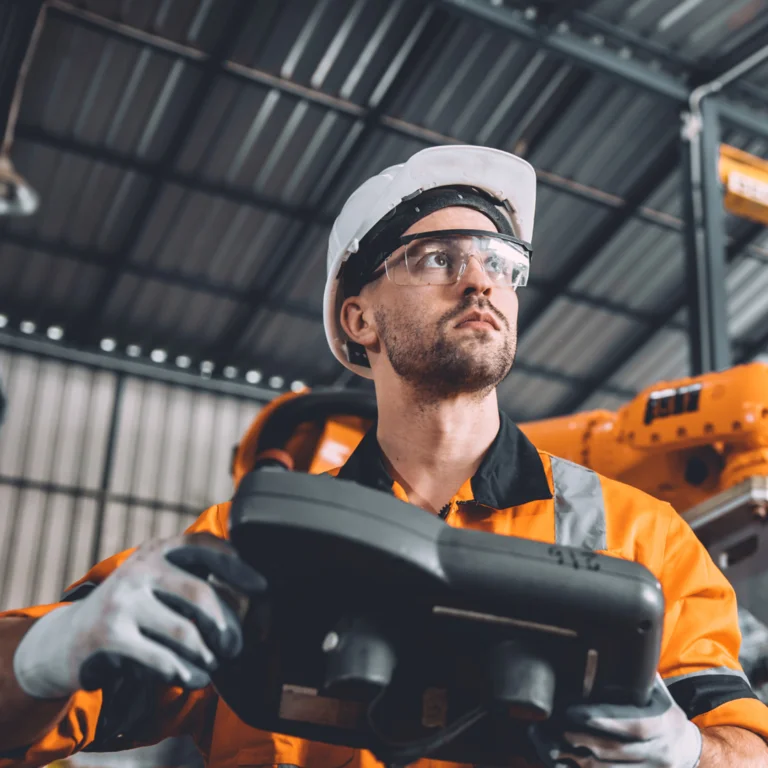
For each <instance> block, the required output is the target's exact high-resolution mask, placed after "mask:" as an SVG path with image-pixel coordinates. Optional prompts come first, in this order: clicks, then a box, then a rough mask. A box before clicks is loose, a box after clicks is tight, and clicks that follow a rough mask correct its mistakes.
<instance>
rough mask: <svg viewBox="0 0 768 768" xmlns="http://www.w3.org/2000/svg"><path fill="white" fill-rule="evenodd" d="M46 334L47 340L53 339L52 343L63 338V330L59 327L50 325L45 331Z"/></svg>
mask: <svg viewBox="0 0 768 768" xmlns="http://www.w3.org/2000/svg"><path fill="white" fill-rule="evenodd" d="M46 334H47V335H48V338H49V339H53V340H54V341H58V340H59V339H61V338H62V337H63V336H64V329H63V328H62V327H61V326H59V325H52V326H51V327H50V328H49V329H48V330H47V331H46Z"/></svg>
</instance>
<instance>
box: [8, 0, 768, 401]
mask: <svg viewBox="0 0 768 768" xmlns="http://www.w3.org/2000/svg"><path fill="white" fill-rule="evenodd" d="M581 8H582V9H583V10H575V9H564V13H565V14H566V17H568V20H569V23H570V24H571V27H572V30H574V31H575V32H576V33H577V34H579V35H582V36H586V37H589V38H590V39H591V40H592V42H593V44H594V45H596V46H605V47H606V48H610V49H611V50H613V51H614V52H616V51H617V50H618V48H619V47H620V46H625V48H624V50H623V51H622V55H624V56H627V57H630V58H634V59H637V60H640V61H644V62H646V63H648V62H651V61H652V60H653V59H656V60H657V63H656V65H655V66H657V67H658V68H659V69H661V70H663V71H669V72H674V73H676V74H678V75H679V76H680V77H681V78H682V77H684V76H685V74H686V72H685V70H689V71H690V72H694V71H695V72H694V74H695V75H696V77H700V76H701V73H702V72H703V71H704V70H705V69H706V68H707V67H711V66H713V64H712V62H713V61H715V60H716V59H717V57H718V56H723V55H728V56H731V55H732V54H733V53H734V51H738V49H739V46H747V47H748V46H753V45H754V42H755V41H754V40H751V41H750V40H748V38H750V37H754V36H755V34H756V33H757V31H759V30H760V29H763V28H765V25H766V24H767V23H768V0H757V1H755V0H752V2H751V3H746V2H741V1H739V2H734V3H730V4H728V5H727V6H723V5H722V4H721V3H719V2H718V1H717V0H698V1H697V2H694V1H693V0H680V2H679V3H677V4H672V5H670V4H669V3H666V2H664V0H633V1H630V0H619V1H618V2H607V1H597V2H591V3H587V4H581ZM526 18H527V17H526ZM235 19H237V20H238V24H237V25H234V24H233V20H235ZM611 23H613V24H620V25H621V28H620V29H619V30H618V31H614V32H615V34H613V37H612V36H611V33H610V30H608V31H606V27H605V25H606V24H611ZM590 25H592V26H593V27H594V30H597V32H598V33H599V34H595V32H594V30H593V29H592V27H591V26H590ZM152 35H154V36H155V37H152ZM633 36H634V37H633ZM211 56H214V57H218V56H220V57H221V58H222V62H219V61H218V60H214V59H211V58H210V57H211ZM723 61H725V60H723ZM762 76H763V75H762V74H761V73H758V74H757V75H755V78H753V82H758V81H760V79H761V77H762ZM678 112H679V109H678V107H675V106H670V105H669V104H666V103H665V102H664V101H662V100H659V99H655V98H653V97H651V96H648V95H646V94H642V93H639V92H638V91H637V90H635V89H633V88H631V87H627V86H625V85H622V84H621V83H619V82H617V81H615V80H612V79H609V78H606V77H603V76H600V75H597V74H594V73H590V72H588V71H587V70H586V69H584V68H582V67H579V66H576V65H574V64H571V63H568V62H565V61H563V60H562V59H560V58H558V57H555V56H553V55H550V54H548V53H546V52H545V51H543V50H537V49H536V48H535V47H534V46H532V45H531V44H530V43H529V42H521V41H520V40H519V39H517V38H515V37H513V36H511V35H509V34H507V33H506V32H504V31H503V30H500V29H492V28H490V27H488V26H487V25H481V24H480V23H477V22H474V21H472V20H470V19H468V18H466V17H463V16H461V17H460V16H458V15H454V14H452V13H450V12H449V11H448V10H447V9H446V8H445V7H444V6H442V5H441V4H429V3H426V2H422V1H421V0H418V2H416V1H414V2H411V1H410V0H395V2H387V0H320V2H318V3H314V4H311V6H308V5H307V4H306V3H305V2H304V1H303V0H287V2H278V0H258V1H255V2H238V0H220V1H219V2H217V3H214V2H213V0H184V2H181V0H153V1H152V2H143V3H135V2H134V3H128V2H118V0H87V1H86V2H81V3H79V4H78V6H77V8H73V7H72V6H67V5H66V2H65V0H55V1H54V2H53V5H52V9H51V11H50V18H49V20H48V22H47V25H46V28H45V30H44V34H43V38H42V40H41V43H40V46H39V50H38V53H37V54H36V56H35V59H34V62H33V66H32V69H31V72H30V75H29V79H28V82H27V87H26V90H25V92H24V98H23V100H22V109H21V117H20V126H19V131H18V136H19V137H18V139H17V141H16V144H15V146H14V149H13V157H14V162H15V163H16V165H17V167H18V169H19V170H20V171H21V172H22V173H23V174H24V175H25V177H26V178H28V179H29V180H30V182H31V183H32V185H33V187H35V188H36V189H38V190H39V191H40V192H41V193H42V206H41V209H40V212H39V213H38V214H37V215H36V216H34V217H31V218H30V219H22V220H14V221H12V222H10V223H8V224H5V223H4V224H3V225H0V238H1V237H2V233H3V232H7V233H9V234H6V238H7V242H5V243H3V244H2V246H1V247H0V267H2V268H3V274H4V277H6V279H5V280H3V281H2V284H0V300H1V301H2V302H4V304H3V306H0V312H3V311H5V312H6V313H7V314H9V315H10V316H11V317H12V322H14V323H16V322H18V320H19V319H20V313H23V314H25V318H27V319H32V320H35V321H37V322H38V323H39V324H41V325H42V324H43V323H44V322H45V323H48V322H59V323H60V324H62V325H66V326H67V327H66V328H65V333H67V332H68V331H69V325H70V324H72V326H73V327H74V328H75V329H77V328H78V327H79V328H80V331H79V332H78V333H80V332H82V329H83V328H95V329H97V331H98V332H99V333H101V332H102V331H103V332H105V333H106V332H107V331H108V332H109V333H112V334H114V335H115V336H116V337H117V338H118V340H119V341H120V344H121V345H122V346H123V347H124V345H125V344H127V343H131V342H135V343H137V344H140V345H141V347H142V349H143V350H144V351H145V352H146V351H147V350H149V349H151V348H152V347H153V346H163V347H165V348H167V349H168V350H169V351H173V352H175V353H177V354H189V355H191V356H192V357H194V358H197V359H200V358H203V357H206V358H211V359H214V358H215V357H216V355H220V356H221V358H222V359H221V360H219V359H216V362H217V364H218V365H219V369H221V368H222V367H223V365H225V364H227V363H229V362H232V363H234V364H237V365H238V366H239V368H240V369H241V371H243V370H245V369H247V368H248V367H249V366H260V367H262V368H263V369H264V370H265V371H267V370H268V369H269V371H270V373H274V374H275V375H280V376H282V377H283V379H285V380H286V381H289V380H290V379H292V378H297V377H300V378H303V379H306V380H307V381H309V382H310V383H315V384H328V383H330V382H332V381H335V380H336V378H337V377H338V375H339V373H340V369H339V367H338V365H337V364H336V363H335V362H334V361H333V358H332V357H331V355H330V353H329V352H328V351H327V349H326V347H325V342H324V335H323V331H322V327H321V324H320V319H319V318H320V309H321V299H322V288H323V282H324V270H325V267H324V262H325V247H326V238H327V234H328V231H329V227H330V224H331V222H332V220H333V217H334V216H335V215H336V213H337V212H338V210H339V208H340V207H341V205H342V203H343V201H344V200H345V199H346V197H347V196H348V195H349V193H350V192H351V191H352V190H353V189H354V188H355V187H356V186H357V185H358V184H359V183H360V182H361V181H362V180H363V179H364V178H366V177H367V176H369V175H371V174H373V173H377V172H379V171H380V170H382V168H384V167H386V166H388V165H391V164H394V163H397V162H401V161H403V160H405V159H406V158H407V157H408V156H409V155H410V154H412V153H413V152H415V151H417V150H418V149H421V148H423V147H425V146H428V145H429V144H430V143H434V142H440V141H449V142H450V141H466V142H477V143H486V144H490V145H494V146H500V147H503V148H506V149H510V150H513V151H517V152H520V153H524V154H525V155H526V156H527V157H528V158H529V159H530V160H531V161H532V162H533V163H534V164H535V166H536V167H537V170H538V171H539V174H540V185H539V194H538V210H537V218H536V237H535V241H534V245H535V250H536V258H535V259H534V264H533V282H534V287H531V288H529V289H527V290H526V292H525V293H524V294H521V330H520V337H521V338H520V353H519V357H520V360H521V362H523V363H527V364H529V365H535V366H537V367H539V368H544V369H545V372H546V370H549V371H550V372H551V373H552V375H551V376H549V377H547V376H546V375H544V376H543V377H542V381H545V382H547V385H546V391H547V393H549V394H548V396H545V395H544V394H541V396H540V397H539V400H538V402H539V403H547V405H546V406H542V407H547V408H551V409H552V410H553V411H555V410H557V408H558V407H559V406H558V403H557V402H556V400H557V397H560V398H561V400H560V403H561V404H562V403H567V402H570V399H569V398H570V397H572V396H573V388H570V390H569V388H568V387H567V386H564V387H560V379H559V378H558V377H562V376H563V375H565V376H576V377H578V379H579V381H581V382H583V381H591V380H592V379H594V377H595V375H596V373H597V372H598V371H601V370H607V368H606V365H607V363H608V362H609V361H614V360H618V361H619V362H620V361H621V359H622V357H623V355H624V354H625V353H627V352H631V351H632V347H633V345H636V344H637V343H639V340H641V339H642V338H644V337H647V333H646V330H645V329H646V328H647V326H648V323H653V322H654V319H655V318H656V317H658V316H669V314H670V313H672V314H675V309H676V308H679V306H680V305H679V297H680V296H681V295H682V282H683V280H684V271H683V263H684V260H683V249H682V238H681V237H680V235H679V234H678V232H677V231H676V230H679V228H680V227H681V224H682V223H681V221H680V216H681V210H682V206H681V180H680V176H679V173H678V172H677V170H676V169H675V168H674V163H673V164H672V165H671V166H670V167H665V168H660V169H659V176H658V178H657V179H655V181H656V183H655V184H653V183H651V182H653V181H654V179H651V180H650V181H649V180H647V179H645V176H646V175H647V173H648V169H649V168H651V167H653V166H654V164H655V165H657V166H658V165H659V162H658V158H660V157H666V154H665V155H662V154H660V153H665V152H666V153H668V152H669V149H670V146H672V147H673V146H674V144H673V142H674V141H675V140H676V136H677V134H678V132H679V119H678ZM184 121H186V122H184ZM724 139H725V140H727V141H728V142H729V143H733V144H735V145H736V146H741V147H746V148H748V149H749V151H753V152H756V153H759V154H763V155H764V154H765V153H766V148H767V147H766V144H765V142H756V141H754V140H751V139H750V138H749V137H748V136H745V135H742V134H740V133H737V132H733V131H725V132H724ZM172 140H173V141H172ZM641 183H642V184H643V186H644V188H646V189H647V192H648V194H647V199H645V200H641V201H640V203H641V206H640V208H639V209H635V208H636V207H635V206H634V204H630V205H629V206H627V205H626V204H625V200H627V199H628V200H633V198H634V196H635V195H636V194H637V188H638V185H640V184H641ZM625 207H629V209H630V210H629V211H625V210H624V209H625ZM624 219H626V221H624V223H623V225H621V226H614V222H616V221H619V220H624ZM727 223H728V231H729V234H730V236H731V237H733V238H736V239H739V238H740V237H743V235H744V233H745V232H750V231H751V230H750V229H749V227H748V226H746V225H745V224H744V222H738V221H735V220H734V219H732V217H729V218H728V222H727ZM753 262H754V259H753V260H751V261H742V262H739V259H735V260H734V267H733V269H732V271H731V274H730V276H729V303H730V311H731V332H732V333H733V334H735V335H736V336H739V337H743V338H742V341H747V342H750V341H756V340H757V339H759V338H760V334H761V333H762V332H764V326H765V322H766V321H765V316H766V314H768V307H766V306H764V305H763V302H762V293H761V291H762V292H764V285H763V283H764V281H763V276H764V275H763V272H764V270H761V264H760V263H759V262H754V263H753ZM41 270H45V275H46V276H45V277H44V278H40V277H39V275H40V271H41ZM566 278H568V281H569V284H568V285H566V283H565V280H566ZM566 289H568V291H569V293H568V297H560V298H558V299H556V300H555V301H553V300H552V298H553V293H557V291H558V290H566ZM281 303H282V304H283V305H285V306H283V307H282V309H281ZM601 307H602V308H601ZM622 313H624V314H622ZM633 313H634V314H633ZM638 313H645V315H644V316H643V317H640V316H639V315H638ZM665 334H666V331H665V332H664V333H662V335H661V336H660V337H659V339H658V340H657V342H653V343H651V344H650V345H648V346H647V347H646V348H643V349H640V350H639V351H637V352H636V354H635V359H634V360H630V361H629V362H627V363H626V364H625V365H624V368H623V370H622V372H621V373H620V374H619V375H617V376H616V377H614V381H613V382H612V383H616V382H617V381H619V380H621V381H622V382H623V384H622V386H623V385H624V384H626V386H628V387H630V388H633V387H636V386H640V385H641V384H640V383H639V382H643V381H645V379H646V375H645V373H644V365H645V364H644V363H643V362H642V361H643V360H646V359H655V357H656V355H657V354H658V353H657V351H656V349H655V346H658V344H662V346H663V342H664V339H665V338H666V336H665ZM674 335H675V334H673V336H674ZM659 365H660V367H658V368H657V369H656V370H657V371H658V372H659V375H662V373H663V372H664V371H666V370H667V368H665V367H664V366H663V365H661V364H659ZM679 369H680V366H679V365H678V366H677V367H675V366H674V365H671V366H670V367H669V370H670V371H675V370H679ZM633 371H634V373H633ZM526 375H527V376H528V377H530V374H526ZM648 375H651V374H650V373H649V374H648ZM511 381H512V380H511ZM510 386H511V384H510ZM505 391H508V390H505ZM531 391H533V389H531ZM542 391H544V390H542ZM558 393H559V394H558ZM588 396H589V397H590V399H589V400H588V402H598V401H600V398H603V400H604V394H603V393H600V392H599V391H598V392H596V393H594V395H591V396H590V395H589V393H588ZM552 398H554V400H553V399H552ZM537 407H538V406H537Z"/></svg>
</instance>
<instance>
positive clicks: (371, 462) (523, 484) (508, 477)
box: [337, 411, 552, 509]
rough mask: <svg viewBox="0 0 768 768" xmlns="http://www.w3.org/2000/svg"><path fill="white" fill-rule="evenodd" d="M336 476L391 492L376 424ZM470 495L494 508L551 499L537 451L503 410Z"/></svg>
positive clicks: (390, 480)
mask: <svg viewBox="0 0 768 768" xmlns="http://www.w3.org/2000/svg"><path fill="white" fill-rule="evenodd" d="M337 476H338V477H340V478H342V479H343V480H354V481H355V482H357V483H360V484H361V485H366V486H368V487H369V488H374V489H377V490H380V491H388V492H389V493H392V486H393V483H394V481H393V480H392V477H391V476H390V474H389V472H388V471H387V468H386V466H385V465H384V461H383V459H382V454H381V448H379V442H378V440H377V439H376V424H374V425H373V427H371V429H370V430H369V431H368V432H367V433H366V435H365V437H363V439H362V440H361V441H360V444H359V445H358V446H357V448H356V449H355V451H354V452H353V453H352V455H351V456H350V457H349V459H347V463H346V464H345V465H344V466H343V467H342V468H341V470H340V471H339V474H338V475H337ZM472 495H473V496H474V499H475V501H476V502H477V503H478V504H482V505H484V506H487V507H492V508H494V509H506V508H507V507H517V506H520V505H522V504H527V503H528V502H530V501H542V500H546V499H551V498H552V492H551V491H550V489H549V482H548V480H547V475H546V472H545V471H544V466H543V464H542V463H541V457H540V456H539V452H538V451H537V450H536V448H534V446H533V444H532V443H531V442H530V441H529V440H528V438H527V437H526V436H525V435H524V434H523V433H522V432H521V431H520V429H519V428H518V427H517V426H516V425H515V423H514V422H513V421H512V420H511V419H510V418H509V416H507V415H506V414H505V413H504V412H503V411H502V412H501V427H500V428H499V432H498V434H497V435H496V437H495V439H494V441H493V442H492V443H491V447H490V448H489V449H488V453H487V454H486V455H485V458H484V459H483V461H482V463H481V464H480V467H479V468H478V470H477V472H476V473H475V475H474V476H473V477H472Z"/></svg>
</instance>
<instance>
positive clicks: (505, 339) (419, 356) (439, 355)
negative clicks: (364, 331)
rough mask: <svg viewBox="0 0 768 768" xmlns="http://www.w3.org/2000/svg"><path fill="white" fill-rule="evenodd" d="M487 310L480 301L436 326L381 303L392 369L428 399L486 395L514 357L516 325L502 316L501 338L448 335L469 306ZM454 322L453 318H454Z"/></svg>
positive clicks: (381, 323)
mask: <svg viewBox="0 0 768 768" xmlns="http://www.w3.org/2000/svg"><path fill="white" fill-rule="evenodd" d="M473 308H478V309H486V308H487V305H484V304H478V303H477V302H476V301H470V302H463V303H462V305H461V306H460V307H458V308H457V309H455V310H452V311H451V312H449V313H447V314H446V315H445V316H443V317H442V318H440V319H439V320H438V322H437V323H436V324H435V326H434V327H433V328H432V329H429V328H427V327H425V326H424V325H423V324H421V323H419V322H418V321H414V320H415V319H413V318H409V319H402V318H401V317H399V316H398V313H397V312H395V311H386V310H384V309H382V308H378V309H377V310H376V313H375V317H376V324H377V327H378V330H379V334H380V339H381V343H382V345H383V348H384V350H385V352H386V354H387V357H388V359H389V362H390V364H391V366H392V369H393V370H394V372H395V373H396V374H397V375H398V376H400V378H402V379H403V380H405V381H406V382H408V383H409V384H410V385H411V386H412V387H413V388H414V390H415V391H418V392H421V393H422V394H423V396H424V397H425V399H428V400H442V399H446V398H451V397H456V396H458V395H462V394H466V395H476V396H477V397H478V398H482V397H485V396H486V395H487V394H488V393H489V392H490V391H492V390H493V389H495V388H496V387H497V386H498V385H499V384H500V383H501V382H502V381H503V380H504V378H505V377H506V376H507V374H508V373H509V371H510V369H511V368H512V363H513V362H514V359H515V351H516V347H517V338H516V334H515V332H514V330H513V329H512V328H510V327H509V324H508V323H506V321H505V320H503V319H500V324H501V325H502V328H501V330H500V331H496V332H494V333H495V334H502V339H501V342H502V343H498V341H495V343H494V341H491V340H489V339H488V332H487V331H478V332H475V333H473V334H472V336H473V337H472V338H467V335H468V334H462V337H461V338H459V337H458V336H457V337H454V338H453V339H451V338H450V337H449V333H448V332H449V331H450V330H452V328H453V325H454V323H455V319H457V318H458V317H459V316H460V315H461V314H463V313H465V312H467V311H469V310H470V309H473ZM452 320H453V321H454V322H453V323H452V322H451V321H452Z"/></svg>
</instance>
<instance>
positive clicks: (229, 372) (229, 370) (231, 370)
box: [224, 365, 237, 379]
mask: <svg viewBox="0 0 768 768" xmlns="http://www.w3.org/2000/svg"><path fill="white" fill-rule="evenodd" d="M224 376H226V378H228V379H234V378H235V376H237V368H235V366H234V365H228V366H227V367H226V368H225V369H224Z"/></svg>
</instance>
